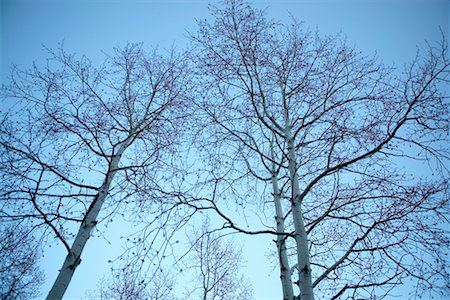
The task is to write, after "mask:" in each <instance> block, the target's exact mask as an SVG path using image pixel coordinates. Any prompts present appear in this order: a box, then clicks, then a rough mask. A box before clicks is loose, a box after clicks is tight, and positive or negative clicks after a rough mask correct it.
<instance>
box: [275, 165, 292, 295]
mask: <svg viewBox="0 0 450 300" xmlns="http://www.w3.org/2000/svg"><path fill="white" fill-rule="evenodd" d="M272 188H273V201H274V203H275V213H276V216H275V221H276V223H277V232H278V233H285V227H284V214H283V209H282V207H281V195H280V190H279V188H278V178H277V175H276V168H275V164H274V163H272ZM277 250H278V258H279V261H280V279H281V286H282V287H283V300H292V299H294V290H293V287H292V278H291V272H290V267H289V260H288V256H287V252H286V236H284V235H277Z"/></svg>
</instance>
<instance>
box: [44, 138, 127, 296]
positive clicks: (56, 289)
mask: <svg viewBox="0 0 450 300" xmlns="http://www.w3.org/2000/svg"><path fill="white" fill-rule="evenodd" d="M129 140H130V139H127V140H126V141H124V142H123V144H122V145H121V146H120V148H119V150H118V151H117V153H116V154H115V155H114V156H113V157H112V159H111V162H110V164H109V169H108V171H107V173H106V175H105V179H104V181H103V184H102V185H101V187H100V188H99V191H98V194H97V195H96V197H95V198H94V200H93V201H92V203H91V205H90V207H89V209H88V211H87V212H86V216H85V217H84V220H83V222H82V223H81V226H80V228H79V229H78V233H77V235H76V237H75V240H74V242H73V244H72V247H71V248H70V252H69V253H67V256H66V259H65V261H64V264H63V266H62V268H61V270H60V271H59V274H58V277H57V278H56V280H55V282H54V283H53V286H52V289H51V290H50V292H49V293H48V296H47V300H56V299H62V297H63V296H64V293H65V292H66V290H67V288H68V286H69V284H70V281H71V280H72V276H73V274H74V272H75V270H76V268H77V267H78V265H79V264H80V262H81V258H80V257H81V253H82V252H83V249H84V247H85V246H86V243H87V241H88V239H89V238H90V236H91V232H92V230H93V229H94V227H95V226H96V225H97V217H98V215H99V213H100V210H101V208H102V206H103V203H104V202H105V199H106V196H107V195H108V192H109V189H110V186H111V182H112V180H113V178H114V175H115V173H116V170H117V168H118V166H119V162H120V158H121V156H122V154H123V152H124V151H125V149H126V148H127V147H128V146H129Z"/></svg>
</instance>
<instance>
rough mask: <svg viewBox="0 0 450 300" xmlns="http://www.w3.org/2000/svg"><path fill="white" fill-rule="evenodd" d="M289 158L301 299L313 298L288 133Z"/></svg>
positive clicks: (304, 231) (304, 230) (304, 233)
mask: <svg viewBox="0 0 450 300" xmlns="http://www.w3.org/2000/svg"><path fill="white" fill-rule="evenodd" d="M287 147H288V159H289V177H290V180H291V184H292V200H291V201H292V202H291V206H292V207H291V208H292V217H293V220H294V228H295V234H294V238H295V243H296V246H297V264H298V266H297V270H298V278H299V279H298V286H299V288H300V299H302V300H313V299H314V294H313V288H312V278H311V266H310V263H309V248H308V237H307V235H306V229H305V221H304V219H303V213H302V208H301V199H300V188H299V185H298V174H297V166H296V165H297V164H296V155H295V149H294V143H293V141H292V138H291V137H290V132H288V135H287Z"/></svg>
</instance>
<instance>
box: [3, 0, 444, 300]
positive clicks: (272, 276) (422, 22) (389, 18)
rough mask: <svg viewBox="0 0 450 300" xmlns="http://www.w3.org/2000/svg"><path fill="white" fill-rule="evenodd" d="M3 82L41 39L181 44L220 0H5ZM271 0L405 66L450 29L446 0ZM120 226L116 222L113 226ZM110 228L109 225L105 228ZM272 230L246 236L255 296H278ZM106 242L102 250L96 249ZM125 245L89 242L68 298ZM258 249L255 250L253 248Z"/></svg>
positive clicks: (86, 44)
mask: <svg viewBox="0 0 450 300" xmlns="http://www.w3.org/2000/svg"><path fill="white" fill-rule="evenodd" d="M0 1H1V2H0V3H1V4H0V22H1V23H0V26H1V27H0V70H1V83H2V84H5V83H7V81H8V74H9V70H10V68H11V66H12V64H18V65H19V66H21V67H28V66H30V64H31V63H32V62H33V61H37V62H39V61H42V59H43V57H45V56H43V54H44V52H43V51H42V45H45V46H47V47H57V46H58V43H61V42H64V47H65V49H66V50H67V51H69V52H75V53H78V54H85V55H87V56H88V57H90V58H91V59H92V60H94V61H96V60H97V61H98V60H100V61H101V60H102V59H103V54H102V51H105V52H106V53H108V52H110V51H111V49H112V47H114V46H122V45H124V44H125V43H126V42H143V43H144V45H145V47H146V48H147V49H149V48H151V47H154V46H158V47H159V48H160V49H168V48H170V47H172V46H175V48H178V49H182V48H183V47H184V46H185V44H186V42H187V39H186V35H187V32H188V31H191V32H193V31H194V30H195V28H196V23H195V19H196V18H197V19H202V18H208V17H209V13H208V9H207V4H208V3H217V1H209V0H208V1H207V0H197V1H193V0H191V1H188V0H186V1H182V0H178V1H175V0H168V1H153V0H148V1H144V0H140V1H139V0H131V1H129V0H128V1H125V0H123V1H119V0H113V1H106V0H103V1H102V0H92V1H87V0H79V1H75V0H59V1H51V0H0ZM252 3H253V4H254V5H255V6H256V7H259V8H265V7H267V13H268V16H269V17H273V18H275V19H278V20H281V21H282V22H289V14H291V15H292V16H293V17H295V18H297V19H298V20H300V21H303V22H304V24H305V26H306V27H310V28H312V29H315V28H317V29H318V30H319V31H320V32H321V33H323V34H335V33H338V32H342V33H343V34H345V35H346V36H347V39H348V42H349V44H350V45H354V46H355V47H356V48H357V49H360V50H361V51H363V52H366V53H368V54H372V53H374V52H377V54H378V56H379V57H380V58H381V59H382V60H383V61H384V62H385V63H386V64H389V65H390V64H393V63H395V65H396V66H399V67H401V66H402V65H403V64H404V63H406V62H408V61H410V60H411V59H412V58H414V56H415V54H416V51H417V49H418V48H421V47H423V46H424V42H425V40H428V41H430V42H433V41H436V40H439V38H440V34H441V33H440V30H442V32H443V34H444V35H445V36H446V37H447V39H448V35H449V32H450V27H449V26H450V25H449V15H450V4H449V3H450V1H448V0H318V1H313V0H299V1H294V0H291V1H286V0H284V1H283V0H281V1H263V0H260V1H252ZM110 230H111V231H117V230H119V228H116V229H114V228H110ZM106 235H108V232H107V233H106ZM271 240H273V237H268V238H267V237H258V238H254V237H252V239H246V240H245V241H243V243H244V247H245V251H244V256H245V257H244V259H245V260H246V261H247V268H245V269H243V271H244V272H245V273H246V275H247V276H248V277H249V279H250V281H251V282H252V284H253V288H254V295H255V299H258V300H259V299H261V300H262V299H267V300H269V299H274V300H275V299H280V297H281V289H280V283H279V275H278V270H277V269H276V268H273V266H271V265H270V264H268V263H266V261H267V259H266V254H267V253H269V251H268V250H267V249H268V248H269V247H274V243H273V242H271ZM62 249H63V248H62V247H59V248H58V249H55V247H53V248H52V249H49V251H48V252H47V256H46V258H45V259H44V260H43V263H44V264H45V266H44V269H45V271H46V275H47V276H46V277H47V278H46V279H47V280H46V283H45V285H44V286H43V294H44V295H45V294H46V293H47V291H48V289H49V287H50V285H51V284H52V283H53V280H54V278H55V276H56V271H57V269H58V268H59V267H60V265H61V263H62V261H63V258H64V255H65V253H63V252H62V251H61V250H62ZM99 249H101V251H99ZM119 251H120V249H117V247H115V246H112V245H110V244H108V242H107V241H106V240H105V239H102V238H93V239H91V240H90V241H89V242H88V245H87V248H86V251H85V253H84V254H83V263H82V264H81V265H80V267H79V268H78V269H77V272H76V274H75V276H74V278H73V281H72V283H71V286H70V287H69V290H68V292H67V294H66V295H67V297H65V299H79V298H80V297H82V296H84V294H85V291H86V290H88V289H94V288H95V287H96V284H97V281H98V279H100V278H101V277H102V276H103V275H104V272H106V271H107V270H108V269H107V268H108V264H107V260H108V259H110V258H111V257H113V256H114V253H115V252H116V253H117V254H118V252H119ZM105 253H107V255H104V254H105ZM252 253H253V254H252ZM93 266H95V271H93V269H92V267H93Z"/></svg>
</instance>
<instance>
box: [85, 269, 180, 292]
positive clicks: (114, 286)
mask: <svg viewBox="0 0 450 300" xmlns="http://www.w3.org/2000/svg"><path fill="white" fill-rule="evenodd" d="M156 274H157V276H151V278H150V279H149V278H146V277H145V276H142V275H141V274H140V272H139V270H138V269H136V268H135V266H133V265H130V264H128V263H126V264H124V266H123V267H122V268H117V269H112V270H111V275H110V276H107V277H106V278H104V279H103V280H102V281H101V282H100V284H99V286H98V290H96V291H91V292H89V295H88V296H87V297H86V299H100V300H103V299H105V300H108V299H115V300H139V299H142V300H143V299H148V300H169V299H176V298H175V297H174V295H173V285H174V280H173V278H172V277H170V276H169V275H166V274H164V273H163V272H157V273H156Z"/></svg>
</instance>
